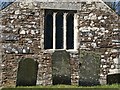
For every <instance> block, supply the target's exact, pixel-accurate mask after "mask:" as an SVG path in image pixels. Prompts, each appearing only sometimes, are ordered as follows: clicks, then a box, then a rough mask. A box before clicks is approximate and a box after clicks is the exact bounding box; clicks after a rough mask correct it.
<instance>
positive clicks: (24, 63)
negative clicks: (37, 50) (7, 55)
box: [16, 58, 38, 86]
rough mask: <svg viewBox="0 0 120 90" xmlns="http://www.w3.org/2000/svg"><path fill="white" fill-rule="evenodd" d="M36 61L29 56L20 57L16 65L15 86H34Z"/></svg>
mask: <svg viewBox="0 0 120 90" xmlns="http://www.w3.org/2000/svg"><path fill="white" fill-rule="evenodd" d="M37 71H38V63H37V61H34V60H33V59H31V58H25V59H21V60H20V62H19V65H18V72H17V82H16V86H34V85H36V80H37Z"/></svg>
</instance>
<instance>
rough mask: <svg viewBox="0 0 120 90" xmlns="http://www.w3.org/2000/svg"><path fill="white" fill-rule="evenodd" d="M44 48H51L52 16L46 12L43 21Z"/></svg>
mask: <svg viewBox="0 0 120 90" xmlns="http://www.w3.org/2000/svg"><path fill="white" fill-rule="evenodd" d="M44 22H45V23H44V27H45V30H44V48H45V49H50V48H53V16H52V13H51V14H47V15H46V16H45V21H44Z"/></svg>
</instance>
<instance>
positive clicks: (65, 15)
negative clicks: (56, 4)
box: [63, 13, 67, 49]
mask: <svg viewBox="0 0 120 90" xmlns="http://www.w3.org/2000/svg"><path fill="white" fill-rule="evenodd" d="M66 17H67V13H64V16H63V19H64V20H63V24H64V26H63V28H64V29H63V30H64V33H63V34H64V37H63V38H64V41H63V43H64V45H63V48H64V49H66V45H67V44H66V33H67V26H66V24H67V23H66V20H67V19H66Z"/></svg>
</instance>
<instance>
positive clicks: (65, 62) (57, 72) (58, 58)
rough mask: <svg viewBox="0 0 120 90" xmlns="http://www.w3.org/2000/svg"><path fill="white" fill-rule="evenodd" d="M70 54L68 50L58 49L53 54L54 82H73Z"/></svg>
mask: <svg viewBox="0 0 120 90" xmlns="http://www.w3.org/2000/svg"><path fill="white" fill-rule="evenodd" d="M69 59H70V56H69V54H68V53H67V52H66V51H56V52H54V53H53V55H52V77H53V84H54V85H55V84H71V71H70V63H69Z"/></svg>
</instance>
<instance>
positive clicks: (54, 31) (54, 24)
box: [53, 13, 57, 50]
mask: <svg viewBox="0 0 120 90" xmlns="http://www.w3.org/2000/svg"><path fill="white" fill-rule="evenodd" d="M56 14H57V13H53V50H55V45H56V42H55V37H56Z"/></svg>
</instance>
